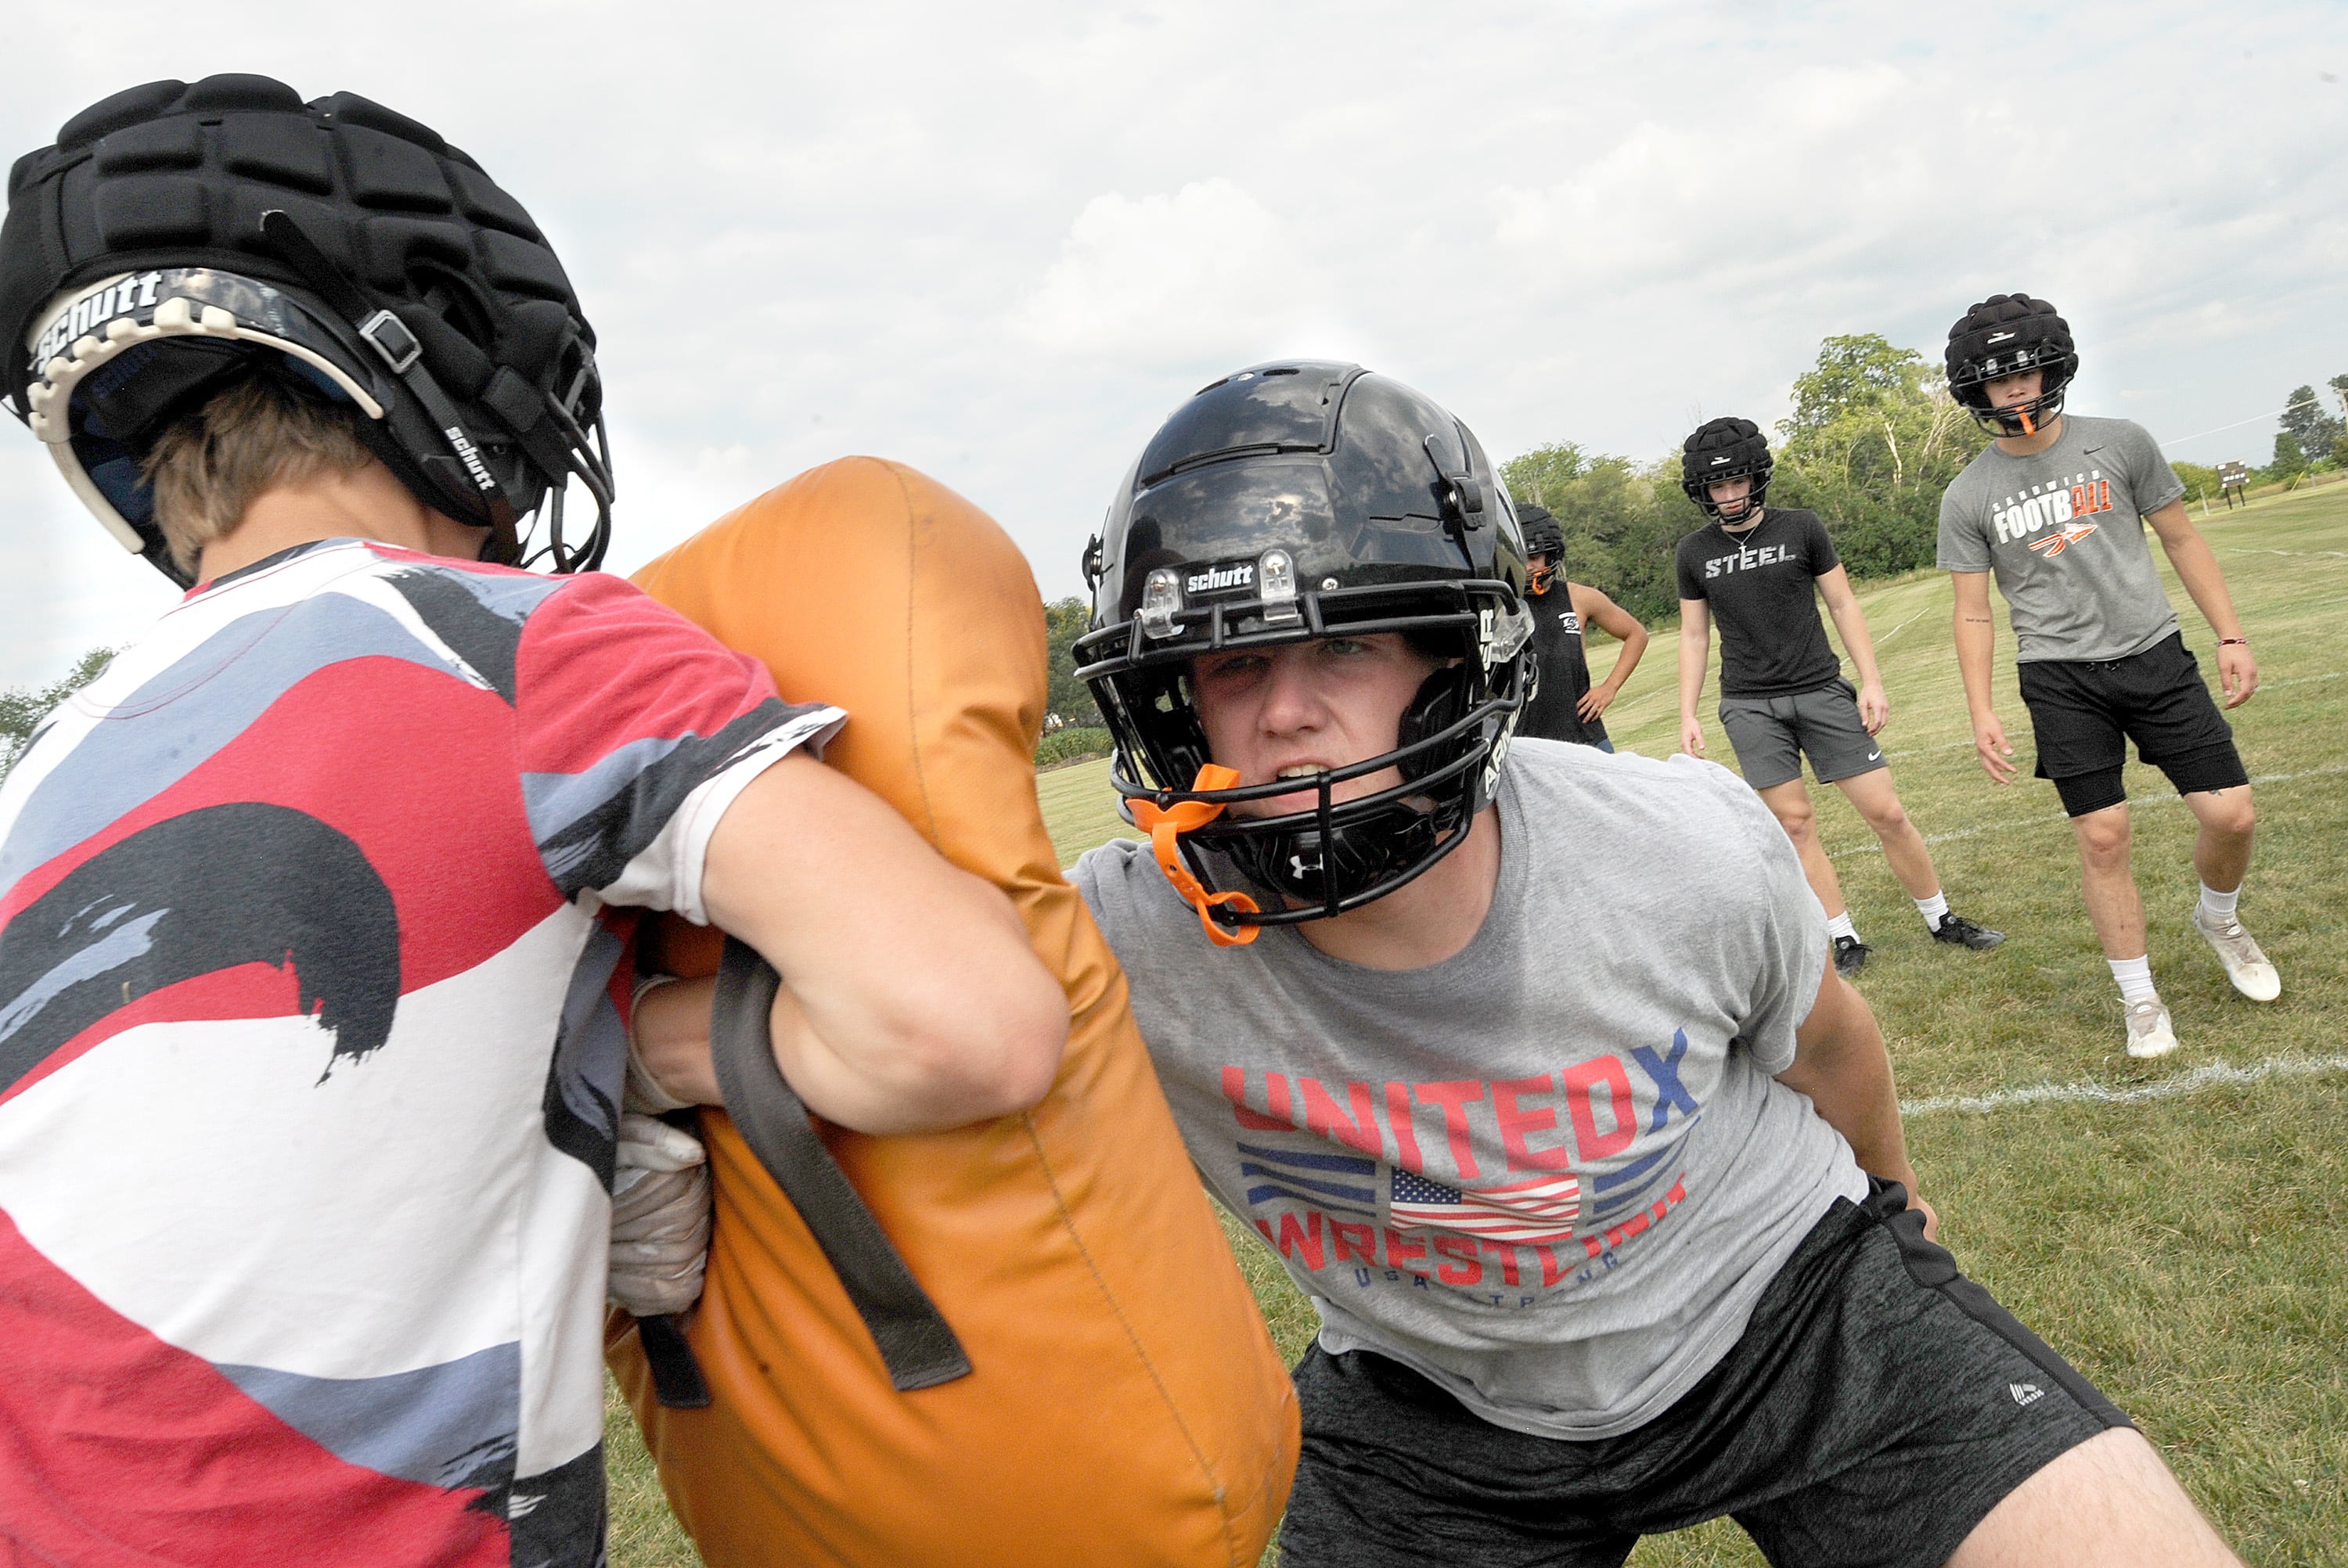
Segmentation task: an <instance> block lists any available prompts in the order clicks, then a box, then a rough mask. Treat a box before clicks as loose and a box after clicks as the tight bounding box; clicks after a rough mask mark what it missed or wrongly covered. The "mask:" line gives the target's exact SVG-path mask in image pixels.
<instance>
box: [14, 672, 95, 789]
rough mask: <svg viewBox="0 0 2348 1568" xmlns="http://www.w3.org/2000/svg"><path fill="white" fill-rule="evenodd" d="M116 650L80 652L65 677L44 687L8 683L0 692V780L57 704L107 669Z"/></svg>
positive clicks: (23, 751) (22, 753) (21, 754)
mask: <svg viewBox="0 0 2348 1568" xmlns="http://www.w3.org/2000/svg"><path fill="white" fill-rule="evenodd" d="M114 654H115V650H113V649H111V648H93V649H91V650H90V651H88V652H87V653H85V654H83V655H82V656H81V659H80V661H78V662H77V663H76V664H75V665H74V667H73V669H72V670H70V671H67V674H66V678H65V679H64V680H62V681H59V682H56V683H54V684H52V685H47V686H11V687H9V688H8V689H7V690H5V691H0V779H5V778H6V777H7V776H8V770H9V769H10V768H13V767H15V765H16V759H17V758H18V757H21V756H23V755H24V754H25V748H26V746H27V745H29V744H31V743H32V739H33V732H34V731H36V730H37V729H39V728H40V727H41V721H42V720H44V719H46V718H47V717H48V716H49V712H50V711H51V710H52V709H54V708H55V707H56V706H57V704H58V703H60V702H64V701H65V700H66V699H67V697H70V696H72V695H73V694H74V693H75V692H78V691H80V690H81V689H82V688H83V687H84V686H87V685H88V684H89V683H90V682H92V681H95V680H97V679H98V676H99V675H101V674H103V673H104V672H105V671H106V667H107V665H108V663H109V662H110V661H112V660H113V658H114Z"/></svg>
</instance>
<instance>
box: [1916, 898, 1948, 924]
mask: <svg viewBox="0 0 2348 1568" xmlns="http://www.w3.org/2000/svg"><path fill="white" fill-rule="evenodd" d="M1916 913H1918V914H1919V915H1921V916H1923V917H1924V928H1925V929H1926V930H1928V931H1937V930H1939V929H1940V928H1941V921H1942V920H1945V919H1947V918H1948V917H1949V896H1948V895H1947V894H1945V893H1935V894H1933V895H1932V896H1931V897H1930V898H1919V899H1917V900H1916Z"/></svg>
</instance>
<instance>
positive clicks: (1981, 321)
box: [1944, 294, 2079, 436]
mask: <svg viewBox="0 0 2348 1568" xmlns="http://www.w3.org/2000/svg"><path fill="white" fill-rule="evenodd" d="M1944 359H1945V363H1946V364H1947V366H1948V372H1949V395H1950V396H1952V397H1953V398H1955V399H1956V400H1957V401H1958V402H1959V403H1961V404H1962V405H1964V407H1965V409H1966V410H1967V412H1969V413H1971V414H1972V416H1973V423H1975V424H1976V425H1980V426H1981V427H1982V429H1984V430H1986V431H1988V432H1989V433H1990V434H1991V435H1993V436H2032V435H2035V434H2036V433H2037V431H2038V429H2039V427H2040V426H2041V425H2044V424H2045V423H2046V422H2047V421H2048V420H2050V419H2052V418H2054V417H2055V415H2058V414H2060V413H2062V412H2063V391H2064V389H2065V387H2067V386H2069V385H2070V384H2071V378H2072V377H2073V376H2075V375H2076V374H2079V351H2078V349H2077V348H2076V347H2075V346H2074V345H2073V343H2072V342H2071V326H2070V323H2067V322H2065V320H2064V319H2063V318H2062V317H2061V316H2059V315H2057V314H2055V307H2054V306H2053V305H2051V304H2048V303H2047V302H2045V301H2044V300H2034V299H2032V298H2031V297H2030V296H2029V295H2028V294H1992V295H1991V296H1990V297H1989V298H1987V299H1985V300H1983V301H1982V302H1981V303H1979V304H1977V305H1975V306H1974V307H1973V308H1972V309H1971V310H1969V311H1967V312H1966V313H1964V314H1963V315H1962V316H1961V317H1959V318H1958V320H1957V324H1956V325H1954V326H1952V327H1951V328H1950V329H1949V346H1948V351H1947V354H1945V356H1944ZM2027 370H2034V371H2037V372H2038V373H2039V382H2038V395H2037V396H2036V397H2034V398H2032V399H2031V400H2030V401H2029V402H2027V403H2018V404H2015V405H2013V407H2011V408H1992V407H1991V406H1990V401H1989V384H1990V383H1991V382H1993V381H1996V380H1998V379H1999V378H2001V377H2003V376H2008V375H2015V374H2020V373H2022V372H2024V371H2027Z"/></svg>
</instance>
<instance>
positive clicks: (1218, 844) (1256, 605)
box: [1076, 360, 1532, 943]
mask: <svg viewBox="0 0 2348 1568" xmlns="http://www.w3.org/2000/svg"><path fill="white" fill-rule="evenodd" d="M1085 571H1086V581H1087V583H1088V584H1089V586H1090V587H1091V588H1092V590H1093V615H1092V626H1091V630H1088V631H1087V632H1086V634H1085V635H1084V636H1083V637H1081V638H1079V639H1077V641H1076V673H1077V675H1078V676H1080V677H1081V678H1082V679H1083V680H1084V681H1085V682H1086V684H1087V685H1089V686H1090V687H1091V689H1092V692H1093V696H1094V699H1095V701H1096V702H1098V704H1099V706H1100V711H1101V712H1102V714H1103V716H1104V717H1105V718H1106V720H1107V723H1108V726H1109V729H1110V731H1111V733H1113V734H1114V735H1115V737H1116V740H1117V755H1116V760H1115V763H1114V764H1113V765H1112V770H1111V779H1112V782H1113V783H1114V784H1116V786H1117V790H1118V792H1119V793H1120V794H1123V795H1124V796H1125V797H1126V809H1127V810H1128V814H1129V815H1131V817H1132V819H1133V820H1134V821H1135V822H1136V823H1137V824H1138V825H1141V826H1142V827H1144V828H1145V829H1148V830H1152V835H1153V838H1154V839H1155V840H1156V842H1157V845H1158V851H1159V864H1160V865H1161V866H1164V867H1165V868H1166V871H1167V875H1168V876H1169V879H1170V880H1172V881H1173V882H1174V884H1175V886H1177V887H1178V888H1179V889H1181V890H1182V891H1183V893H1184V896H1185V897H1189V898H1190V900H1191V901H1192V903H1193V904H1194V905H1196V906H1197V907H1199V910H1200V919H1201V920H1202V921H1203V922H1204V923H1205V925H1206V927H1207V930H1208V934H1209V935H1210V937H1213V938H1215V939H1216V940H1218V941H1219V942H1224V943H1235V942H1241V941H1246V940H1249V939H1251V938H1253V936H1254V934H1255V933H1254V931H1253V930H1252V929H1251V928H1250V927H1259V926H1269V925H1289V924H1294V923H1296V922H1299V921H1304V920H1318V919H1323V918H1324V917H1330V916H1334V915H1340V914H1343V913H1344V912H1345V911H1346V910H1348V909H1354V908H1358V907H1361V906H1362V905H1365V904H1367V903H1369V902H1370V901H1371V900H1373V899H1375V898H1379V897H1384V896H1385V895H1386V894H1388V893H1391V892H1393V891H1394V890H1395V888H1397V887H1400V886H1403V885H1404V884H1405V883H1407V882H1409V881H1410V880H1411V879H1412V878H1413V877H1416V876H1418V875H1420V874H1421V873H1422V872H1424V871H1426V869H1427V867H1429V866H1433V865H1434V864H1435V863H1436V862H1437V861H1438V860H1440V859H1442V858H1443V856H1446V855H1447V854H1449V853H1450V852H1451V851H1452V850H1454V849H1456V848H1457V847H1458V846H1459V845H1461V844H1462V843H1464V842H1466V840H1467V837H1468V831H1469V829H1470V828H1471V827H1472V825H1474V821H1475V817H1476V814H1477V813H1478V812H1479V811H1481V810H1482V809H1483V808H1484V806H1485V805H1486V804H1488V802H1489V801H1490V799H1491V797H1492V791H1493V789H1494V787H1495V785H1496V784H1497V783H1498V776H1499V768H1500V764H1501V761H1502V759H1503V758H1504V757H1505V756H1506V755H1507V753H1508V746H1509V737H1510V736H1511V735H1512V734H1513V733H1514V732H1515V729H1516V722H1517V712H1518V709H1519V707H1520V706H1521V705H1522V703H1523V701H1524V698H1525V696H1526V693H1527V692H1528V689H1529V682H1530V674H1529V671H1530V668H1531V652H1530V643H1531V638H1532V618H1531V615H1530V613H1529V611H1528V610H1526V609H1525V606H1524V600H1523V595H1524V591H1525V543H1524V537H1523V534H1522V532H1521V530H1520V528H1519V525H1518V522H1517V518H1516V515H1515V512H1514V510H1513V508H1512V507H1511V505H1510V502H1509V495H1508V492H1507V489H1506V488H1505V487H1504V486H1503V485H1502V483H1501V480H1500V477H1499V475H1498V473H1497V472H1496V471H1495V470H1494V469H1493V467H1492V465H1491V463H1490V461H1489V460H1488V458H1487V457H1486V456H1485V455H1484V450H1483V448H1482V447H1481V446H1478V443H1477V440H1476V437H1475V436H1473V435H1471V434H1470V433H1469V432H1468V428H1467V426H1465V425H1462V424H1460V423H1459V421H1458V420H1457V419H1455V418H1453V417H1452V416H1451V415H1450V414H1448V413H1447V412H1446V411H1445V410H1444V409H1443V408H1442V407H1441V406H1440V405H1437V404H1436V403H1435V402H1434V401H1432V400H1431V399H1429V398H1426V397H1425V396H1422V395H1419V394H1418V393H1416V392H1414V391H1412V390H1411V389H1410V388H1409V387H1406V386H1405V385H1403V384H1401V383H1399V382H1396V381H1394V380H1391V379H1389V378H1387V377H1385V376H1382V375H1376V374H1371V373H1369V372H1367V371H1365V370H1364V369H1362V367H1361V366H1359V365H1354V364H1333V363H1328V362H1318V361H1295V360H1290V361H1283V362H1280V363H1275V364H1262V365H1256V366H1253V367H1251V368H1250V369H1247V370H1242V371H1241V372H1239V373H1238V374H1234V375H1231V376H1227V377H1225V378H1224V379H1222V380H1220V381H1218V382H1216V383H1214V384H1212V385H1210V386H1207V387H1205V388H1202V389H1201V390H1200V392H1199V393H1197V394H1196V395H1193V396H1192V397H1191V399H1190V401H1189V403H1187V404H1185V405H1183V406H1182V407H1181V408H1179V409H1178V410H1176V411H1175V413H1174V415H1173V416H1172V417H1171V418H1169V419H1168V420H1167V422H1166V423H1165V425H1163V426H1161V427H1160V428H1159V432H1158V434H1157V435H1156V436H1152V437H1151V438H1150V441H1149V444H1148V446H1147V447H1146V448H1145V449H1144V450H1143V452H1142V454H1141V456H1140V459H1139V460H1138V462H1136V463H1135V464H1134V466H1133V467H1132V469H1131V471H1130V472H1129V473H1128V475H1127V477H1126V479H1125V482H1124V484H1123V485H1121V486H1120V487H1118V490H1117V497H1116V499H1115V500H1114V501H1113V502H1112V503H1111V504H1110V507H1109V512H1108V518H1107V522H1106V523H1105V524H1104V526H1103V528H1102V531H1101V533H1100V535H1099V536H1098V537H1097V538H1095V539H1094V540H1093V541H1092V543H1091V545H1090V546H1089V547H1088V548H1086V553H1085ZM1380 632H1399V633H1402V634H1404V635H1405V636H1406V637H1408V638H1409V639H1410V640H1411V641H1412V642H1413V644H1414V645H1416V647H1418V648H1419V649H1421V650H1422V651H1426V652H1428V653H1430V654H1433V655H1434V656H1435V657H1437V659H1438V660H1440V661H1442V662H1441V663H1440V665H1439V667H1438V668H1437V670H1436V671H1435V672H1434V673H1433V674H1432V675H1430V676H1428V677H1427V680H1426V683H1425V684H1424V685H1423V686H1421V687H1420V689H1419V691H1418V692H1417V693H1416V696H1415V697H1414V698H1413V700H1412V702H1411V703H1410V706H1409V708H1408V710H1407V711H1406V712H1405V714H1404V715H1403V722H1402V728H1401V734H1400V739H1399V743H1398V744H1397V745H1396V746H1395V749H1394V750H1393V751H1391V752H1386V753H1382V754H1380V755H1378V756H1375V757H1371V758H1368V759H1367V760H1365V761H1363V762H1358V763H1354V764H1351V765H1349V766H1346V767H1342V768H1336V769H1333V770H1331V771H1328V772H1325V773H1321V774H1314V775H1313V776H1312V777H1310V778H1306V779H1303V780H1295V779H1291V780H1282V781H1277V782H1272V783H1266V784H1256V785H1251V786H1244V787H1237V788H1233V787H1219V786H1227V785H1229V784H1231V783H1232V782H1233V779H1234V778H1235V775H1231V774H1230V770H1228V769H1216V768H1214V767H1212V766H1211V764H1212V763H1213V759H1212V758H1211V757H1210V756H1209V754H1208V750H1207V736H1206V732H1205V730H1204V729H1203V728H1202V727H1201V725H1200V720H1199V715H1198V712H1197V710H1196V708H1195V707H1194V706H1193V703H1192V688H1191V684H1190V668H1191V662H1192V661H1193V660H1195V659H1197V658H1199V657H1200V655H1202V654H1207V653H1211V652H1217V651H1224V650H1229V649H1238V648H1260V647H1267V646H1272V645H1276V644H1281V643H1290V642H1303V641H1311V640H1313V639H1317V638H1325V637H1334V636H1370V635H1374V634H1376V633H1380ZM1386 768H1399V769H1400V771H1401V773H1402V775H1403V780H1402V782H1401V783H1400V784H1396V785H1395V786H1393V787H1391V788H1388V789H1385V790H1381V791H1379V792H1377V793H1375V794H1370V795H1367V796H1365V797H1363V798H1361V799H1359V800H1348V801H1339V800H1337V799H1335V798H1334V787H1335V786H1336V785H1339V784H1344V783H1345V782H1347V781H1349V780H1352V779H1356V778H1361V777H1365V776H1366V775H1368V774H1375V773H1378V772H1380V771H1382V770H1384V769H1386ZM1300 789H1313V790H1315V791H1317V796H1318V798H1317V801H1316V803H1315V804H1314V805H1313V807H1312V808H1311V809H1309V810H1305V811H1301V812H1292V813H1289V814H1286V815H1280V816H1271V817H1237V818H1235V817H1233V816H1231V815H1229V814H1228V813H1226V812H1225V810H1224V808H1225V807H1226V806H1228V805H1231V804H1235V803H1238V802H1241V801H1250V800H1262V799H1269V798H1271V797H1273V796H1276V795H1283V794H1295V793H1297V792H1298V791H1299V790H1300ZM1176 833H1179V834H1180V835H1181V836H1180V837H1179V840H1178V839H1176V838H1175V837H1174V836H1173V835H1174V834H1176ZM1178 849H1179V856H1180V858H1179V860H1178V859H1177V858H1176V851H1177V850H1178ZM1233 873H1236V875H1237V876H1238V878H1239V879H1241V880H1242V881H1244V882H1247V883H1251V884H1252V885H1253V886H1255V888H1257V889H1258V890H1260V891H1263V892H1267V893H1270V894H1272V895H1273V896H1274V897H1272V900H1271V904H1272V907H1262V908H1259V907H1257V905H1256V900H1255V898H1254V897H1253V896H1251V895H1250V894H1247V893H1244V892H1241V891H1240V890H1239V889H1238V888H1236V887H1233V886H1231V881H1232V874H1233ZM1218 886H1221V887H1224V888H1226V889H1228V890H1226V891H1220V892H1218V891H1213V889H1215V888H1216V887H1218Z"/></svg>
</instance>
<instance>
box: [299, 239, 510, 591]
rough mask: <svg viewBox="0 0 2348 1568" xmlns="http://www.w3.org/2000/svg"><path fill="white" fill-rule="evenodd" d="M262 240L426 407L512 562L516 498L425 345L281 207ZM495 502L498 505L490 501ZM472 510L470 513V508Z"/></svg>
mask: <svg viewBox="0 0 2348 1568" xmlns="http://www.w3.org/2000/svg"><path fill="white" fill-rule="evenodd" d="M261 235H262V238H263V240H265V241H268V244H269V248H270V249H271V250H272V251H274V252H276V254H277V258H278V260H280V261H283V262H284V263H285V264H286V265H287V266H289V267H291V268H293V270H294V271H295V272H299V273H300V274H301V275H302V278H303V281H304V282H307V283H308V284H309V285H310V286H311V287H312V288H313V289H315V290H316V291H317V292H318V296H319V298H321V299H323V300H324V301H325V302H326V303H327V304H328V305H329V306H331V307H332V308H333V309H334V310H335V312H337V313H339V314H341V315H342V316H343V318H344V319H345V321H347V322H348V323H350V325H351V327H352V329H353V330H354V331H355V332H356V333H358V334H359V336H360V337H362V338H365V339H366V342H367V344H368V346H369V347H371V348H373V349H374V350H375V352H376V354H378V355H379V356H381V358H382V360H383V363H384V366H385V368H386V369H387V370H389V371H390V372H391V374H394V375H396V376H397V377H399V379H400V380H401V381H402V382H404V383H405V384H407V390H408V391H410V392H412V393H414V394H415V395H416V401H417V402H418V403H420V404H422V405H424V411H425V413H427V414H428V415H431V416H432V423H433V425H434V426H435V427H436V428H438V430H439V432H440V436H441V439H443V440H445V441H447V442H448V448H449V450H450V451H451V452H452V453H454V454H455V455H456V457H457V460H458V462H459V463H461V464H462V465H463V466H464V470H465V472H466V474H467V475H469V477H471V479H472V481H473V483H474V485H475V486H476V487H478V488H479V490H481V491H482V492H484V494H483V495H481V496H475V497H468V498H469V499H470V500H471V501H472V502H473V504H474V507H478V508H480V509H481V510H482V511H484V512H486V513H487V515H488V521H489V528H490V530H491V532H492V534H493V535H494V536H495V538H494V540H493V543H494V544H495V546H496V547H497V556H496V558H495V559H499V560H501V561H506V562H510V561H512V560H513V559H514V558H515V557H516V556H517V555H518V554H520V546H519V543H518V541H517V540H516V538H515V537H514V518H515V517H516V515H517V514H518V512H519V511H520V507H517V506H516V505H515V497H514V496H513V495H512V493H511V492H510V491H509V490H508V489H507V488H506V487H505V486H504V485H503V484H502V483H500V482H499V479H498V477H497V476H496V475H495V474H493V473H491V472H490V471H489V464H488V463H486V462H484V461H483V460H482V457H481V450H480V443H479V442H477V441H475V440H474V439H473V436H472V433H471V432H470V431H469V430H467V429H466V427H465V425H466V421H465V417H464V415H462V414H460V413H459V412H458V408H457V404H456V400H455V399H454V398H452V397H450V396H449V395H448V393H446V392H445V391H443V390H442V389H441V386H440V383H439V381H438V378H437V377H435V376H434V375H433V374H432V373H431V372H430V371H429V370H427V369H426V368H425V365H424V345H423V344H422V343H420V342H418V341H417V336H416V334H415V333H413V332H411V331H410V330H409V329H408V326H407V323H405V322H403V321H401V320H400V319H399V317H398V315H397V314H396V313H394V312H391V311H387V310H377V309H370V308H369V306H368V302H367V299H366V295H364V294H362V293H361V292H359V289H358V285H357V284H355V283H354V282H351V281H350V279H349V278H348V277H347V276H346V275H345V273H344V272H343V270H342V269H341V268H339V267H337V266H335V263H334V261H333V260H332V259H331V258H329V257H328V256H327V254H326V253H325V252H324V251H321V250H320V249H319V248H318V245H317V242H316V241H314V240H312V239H311V238H310V236H309V235H307V234H305V233H304V232H303V231H302V226H301V224H299V223H297V222H295V221H294V220H293V214H292V213H290V212H287V211H285V210H283V209H282V208H272V209H270V210H268V211H266V212H263V214H262V215H261ZM489 497H494V504H493V503H492V501H491V500H490V499H489ZM468 509H471V508H468Z"/></svg>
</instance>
